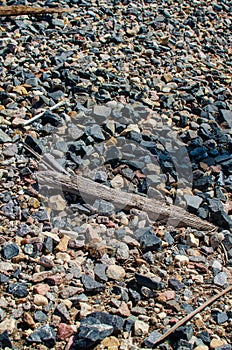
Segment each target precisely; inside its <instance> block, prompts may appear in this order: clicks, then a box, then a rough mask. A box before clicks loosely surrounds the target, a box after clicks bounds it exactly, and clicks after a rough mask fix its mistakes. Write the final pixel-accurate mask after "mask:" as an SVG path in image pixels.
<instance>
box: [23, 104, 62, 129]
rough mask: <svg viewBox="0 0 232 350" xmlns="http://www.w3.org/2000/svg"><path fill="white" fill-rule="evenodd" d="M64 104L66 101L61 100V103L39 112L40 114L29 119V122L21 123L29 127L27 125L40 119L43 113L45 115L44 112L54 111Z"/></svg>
mask: <svg viewBox="0 0 232 350" xmlns="http://www.w3.org/2000/svg"><path fill="white" fill-rule="evenodd" d="M65 103H66V100H62V101H60V102H58V103H56V104H55V105H54V106H52V107H50V108H47V109H45V110H44V111H43V112H41V113H39V114H36V115H35V116H34V117H33V118H31V119H29V120H26V121H25V122H24V123H23V125H24V126H26V125H29V124H31V123H33V122H34V121H35V120H37V119H39V118H41V117H42V116H43V115H44V113H45V112H46V111H53V110H54V109H56V108H58V107H60V106H62V105H64V104H65Z"/></svg>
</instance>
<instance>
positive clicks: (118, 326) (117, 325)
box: [86, 311, 124, 333]
mask: <svg viewBox="0 0 232 350" xmlns="http://www.w3.org/2000/svg"><path fill="white" fill-rule="evenodd" d="M88 317H94V318H96V319H98V321H100V322H101V323H104V324H108V325H111V326H113V329H114V333H117V332H120V331H121V330H122V329H123V325H124V320H123V318H122V317H120V316H117V315H111V314H108V313H106V312H101V311H97V312H92V313H91V314H89V315H88V316H87V317H86V318H88Z"/></svg>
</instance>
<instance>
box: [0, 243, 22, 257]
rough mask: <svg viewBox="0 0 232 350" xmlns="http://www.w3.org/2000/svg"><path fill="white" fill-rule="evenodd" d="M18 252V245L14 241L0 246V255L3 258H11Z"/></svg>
mask: <svg viewBox="0 0 232 350" xmlns="http://www.w3.org/2000/svg"><path fill="white" fill-rule="evenodd" d="M18 254H19V247H18V246H17V244H15V243H11V244H6V245H5V246H3V248H2V255H3V257H4V258H5V259H12V258H13V257H14V256H17V255H18Z"/></svg>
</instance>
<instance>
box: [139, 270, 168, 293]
mask: <svg viewBox="0 0 232 350" xmlns="http://www.w3.org/2000/svg"><path fill="white" fill-rule="evenodd" d="M135 278H136V281H137V283H138V284H139V285H140V286H144V287H147V288H150V289H155V290H161V289H164V288H165V284H164V283H163V282H158V281H156V280H155V279H154V278H150V277H147V276H144V275H141V274H139V273H136V274H135Z"/></svg>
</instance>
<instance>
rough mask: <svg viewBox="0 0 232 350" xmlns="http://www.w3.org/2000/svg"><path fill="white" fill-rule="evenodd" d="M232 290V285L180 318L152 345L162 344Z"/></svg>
mask: <svg viewBox="0 0 232 350" xmlns="http://www.w3.org/2000/svg"><path fill="white" fill-rule="evenodd" d="M231 290H232V285H230V286H229V287H227V288H226V289H224V290H222V291H221V292H220V293H218V294H216V295H214V296H213V297H212V298H210V299H209V300H207V301H206V302H205V303H203V304H202V305H201V306H199V307H198V308H197V309H195V310H194V311H192V312H191V313H190V314H188V315H187V316H185V317H184V318H182V319H181V320H180V321H179V322H177V323H176V324H175V325H174V326H173V327H172V328H170V329H169V330H168V331H167V332H166V333H164V334H163V335H162V336H161V337H160V338H159V339H158V340H157V341H156V342H155V343H154V344H153V345H157V344H159V343H161V342H163V341H164V340H165V339H166V338H167V337H168V336H169V335H170V334H172V333H173V332H174V331H175V330H176V329H177V328H179V327H180V326H182V325H183V324H185V323H186V322H188V321H189V320H191V318H193V317H194V316H195V315H196V314H198V313H199V312H201V311H202V310H204V309H205V308H206V307H207V306H209V305H210V304H212V303H214V302H215V301H216V300H217V299H219V298H220V297H221V296H223V295H224V294H226V293H228V292H230V291H231Z"/></svg>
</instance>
